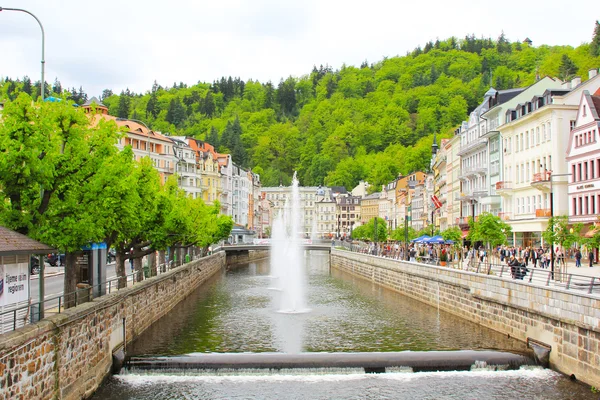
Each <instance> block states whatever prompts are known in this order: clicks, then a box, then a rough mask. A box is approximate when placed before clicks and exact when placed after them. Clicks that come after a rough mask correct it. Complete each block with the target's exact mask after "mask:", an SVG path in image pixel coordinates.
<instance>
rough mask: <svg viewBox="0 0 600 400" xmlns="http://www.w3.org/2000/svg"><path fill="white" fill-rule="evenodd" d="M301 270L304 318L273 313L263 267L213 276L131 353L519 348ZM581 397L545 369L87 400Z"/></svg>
mask: <svg viewBox="0 0 600 400" xmlns="http://www.w3.org/2000/svg"><path fill="white" fill-rule="evenodd" d="M327 260H328V256H327V255H323V254H314V253H313V256H312V257H311V261H310V262H309V263H308V264H309V267H308V268H309V289H308V296H309V301H308V303H309V304H308V306H309V307H310V309H311V312H309V313H305V314H281V313H277V306H276V305H277V304H279V303H278V301H277V296H278V295H279V294H280V293H279V292H277V291H274V290H269V287H271V286H272V279H271V278H270V277H269V276H268V275H269V270H268V269H269V263H268V261H267V260H265V261H264V262H257V263H252V264H250V265H249V266H246V267H243V268H240V269H238V270H236V271H233V272H230V273H228V274H227V276H226V277H224V276H219V277H215V278H214V279H212V280H211V281H210V282H209V284H208V285H205V286H204V287H203V288H201V289H200V290H198V291H196V292H195V293H194V294H192V295H190V296H189V297H188V298H187V299H186V300H185V301H184V302H182V303H181V304H180V305H178V306H177V307H176V308H175V309H174V310H173V312H171V313H170V314H169V315H167V316H166V317H164V318H163V319H162V320H161V321H159V322H158V323H156V324H154V325H153V326H152V327H151V328H150V329H148V330H147V331H146V332H145V333H144V334H143V335H141V336H140V337H139V338H138V339H137V340H136V342H135V343H134V344H133V346H131V347H130V349H129V355H178V354H187V353H193V352H272V351H277V352H288V353H290V352H298V351H305V352H306V351H307V352H323V351H326V352H340V351H346V352H373V351H404V350H413V351H417V350H456V349H502V350H509V351H516V352H520V353H522V352H525V351H527V349H526V346H525V344H524V343H522V342H519V341H516V340H513V339H509V338H507V337H506V336H505V335H501V334H499V333H497V332H494V331H491V330H489V329H487V328H483V327H481V326H479V325H476V324H473V323H470V322H468V321H465V320H463V319H461V318H458V317H455V316H453V315H451V314H447V313H444V312H440V311H439V310H438V309H437V308H436V307H430V306H427V305H424V304H423V303H420V302H417V301H415V300H412V299H410V298H407V297H405V296H402V295H400V294H398V293H395V292H392V291H389V290H385V289H383V288H381V287H378V286H376V285H373V284H371V283H370V282H366V281H362V280H360V279H357V278H355V277H352V276H350V275H347V274H344V273H342V272H339V271H335V270H334V271H332V272H331V273H330V271H329V266H328V262H327ZM231 398H237V399H411V400H412V399H552V400H553V399H557V400H558V399H586V398H590V399H592V398H596V397H593V396H592V393H591V391H590V389H589V388H588V387H586V386H584V385H580V384H578V383H574V382H571V381H569V380H568V379H566V378H565V377H564V376H563V375H560V374H558V373H555V372H552V371H550V370H541V369H536V370H520V371H501V372H486V371H477V372H443V373H416V374H412V373H391V374H390V373H386V374H380V375H372V374H368V375H367V374H344V375H330V374H328V375H314V376H286V375H275V376H274V375H269V376H262V377H261V376H254V375H253V376H172V375H152V376H148V375H136V374H129V375H121V376H118V377H112V378H110V379H109V380H107V382H106V383H105V384H104V385H103V387H101V388H100V389H99V391H98V392H97V393H96V395H95V396H94V399H115V400H117V399H118V400H123V399H231Z"/></svg>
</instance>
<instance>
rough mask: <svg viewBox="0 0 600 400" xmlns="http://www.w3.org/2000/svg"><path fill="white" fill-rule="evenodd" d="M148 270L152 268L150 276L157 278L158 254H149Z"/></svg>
mask: <svg viewBox="0 0 600 400" xmlns="http://www.w3.org/2000/svg"><path fill="white" fill-rule="evenodd" d="M148 268H150V276H156V275H157V271H156V252H155V251H153V252H152V253H150V254H148Z"/></svg>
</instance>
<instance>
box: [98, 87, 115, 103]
mask: <svg viewBox="0 0 600 400" xmlns="http://www.w3.org/2000/svg"><path fill="white" fill-rule="evenodd" d="M112 95H113V91H112V90H110V89H104V90H103V91H102V95H101V96H100V100H101V101H104V100H106V99H108V98H109V97H110V96H112Z"/></svg>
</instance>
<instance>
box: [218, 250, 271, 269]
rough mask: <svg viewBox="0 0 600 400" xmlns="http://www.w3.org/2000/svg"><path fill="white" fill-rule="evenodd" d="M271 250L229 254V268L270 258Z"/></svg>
mask: <svg viewBox="0 0 600 400" xmlns="http://www.w3.org/2000/svg"><path fill="white" fill-rule="evenodd" d="M269 254H270V252H269V250H248V251H232V252H230V253H229V254H227V267H229V266H231V265H236V264H245V263H248V262H250V261H254V260H260V259H263V258H267V257H269Z"/></svg>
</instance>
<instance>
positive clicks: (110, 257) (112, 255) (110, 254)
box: [106, 249, 117, 264]
mask: <svg viewBox="0 0 600 400" xmlns="http://www.w3.org/2000/svg"><path fill="white" fill-rule="evenodd" d="M116 259H117V251H116V250H115V249H108V251H107V252H106V263H107V264H110V263H111V262H114V261H115V260H116Z"/></svg>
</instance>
